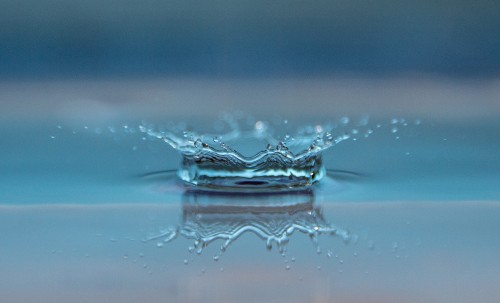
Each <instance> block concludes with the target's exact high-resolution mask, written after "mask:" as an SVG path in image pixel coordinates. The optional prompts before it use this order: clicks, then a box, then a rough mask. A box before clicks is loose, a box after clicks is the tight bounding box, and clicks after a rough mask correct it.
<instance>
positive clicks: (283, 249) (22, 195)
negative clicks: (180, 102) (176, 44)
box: [0, 82, 500, 302]
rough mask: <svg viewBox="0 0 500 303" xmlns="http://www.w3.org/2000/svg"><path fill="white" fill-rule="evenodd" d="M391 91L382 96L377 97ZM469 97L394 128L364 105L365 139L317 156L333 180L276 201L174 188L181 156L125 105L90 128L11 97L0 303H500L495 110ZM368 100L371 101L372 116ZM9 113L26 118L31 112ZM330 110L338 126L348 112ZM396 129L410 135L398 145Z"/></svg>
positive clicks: (413, 113)
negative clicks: (147, 132) (143, 128)
mask: <svg viewBox="0 0 500 303" xmlns="http://www.w3.org/2000/svg"><path fill="white" fill-rule="evenodd" d="M365 84H366V83H363V85H362V87H365ZM53 85H54V84H53ZM73 85H76V86H78V85H77V84H73ZM114 85H115V86H114V88H120V87H121V86H120V84H114ZM398 85H399V84H397V85H395V84H394V83H391V82H389V83H387V89H388V90H389V92H388V93H387V94H388V95H391V94H393V95H398V93H397V91H398V89H403V88H401V87H400V86H398ZM436 85H437V87H438V88H434V89H436V90H437V91H439V92H441V93H443V92H446V93H447V94H448V95H446V94H445V95H446V96H445V97H446V98H445V97H443V98H444V99H447V98H448V99H449V98H450V97H453V96H450V95H449V94H450V90H449V89H448V87H447V86H446V84H443V83H441V84H436ZM440 85H441V86H440ZM394 86H395V87H396V88H397V89H396V88H394ZM30 87H31V88H30ZM54 87H57V85H54ZM30 89H32V86H29V87H28V88H27V89H26V90H28V91H29V90H30ZM266 89H269V87H267V88H266V87H264V88H262V90H261V91H260V92H261V94H264V95H265V92H266ZM423 90H425V87H424V88H423ZM463 90H465V91H468V92H469V93H470V96H476V95H477V96H478V98H479V99H481V98H483V101H482V102H481V101H478V102H479V104H481V105H482V108H480V109H477V108H476V106H472V105H471V106H470V107H465V110H464V109H463V108H462V109H460V108H459V107H457V108H455V109H454V110H453V109H451V108H449V110H450V111H454V112H455V113H456V112H458V111H460V110H461V111H462V112H460V113H459V114H456V115H451V114H450V116H447V115H445V114H444V112H446V110H443V109H442V108H444V106H443V107H442V106H441V105H442V104H443V103H442V102H445V101H439V100H440V99H437V96H440V94H439V93H436V94H435V95H432V94H431V97H432V98H434V99H433V100H437V101H435V102H436V104H438V105H436V106H434V107H433V106H432V105H431V103H427V105H426V106H427V107H428V108H427V111H428V112H429V114H426V112H425V111H423V110H418V111H417V110H415V109H411V108H404V109H400V110H399V111H397V110H395V108H397V106H395V104H396V105H397V104H399V103H395V102H394V101H391V102H388V104H386V105H387V106H386V108H387V111H388V112H390V110H389V109H390V108H391V107H390V106H389V105H392V108H393V109H394V110H393V112H392V113H391V114H387V115H381V114H380V113H378V112H377V111H376V110H374V109H373V108H371V109H370V108H369V107H368V109H370V110H367V111H368V113H369V114H370V112H373V114H371V115H370V124H371V125H374V126H375V127H374V132H373V133H372V134H371V135H370V136H369V137H368V138H364V137H363V138H359V139H358V140H352V139H351V140H345V141H343V142H341V143H340V144H338V145H336V146H333V147H331V148H329V149H328V150H325V151H324V153H323V154H322V161H323V164H324V166H325V168H326V171H327V176H326V177H325V178H324V179H323V180H321V181H320V182H318V183H317V184H316V185H314V186H313V187H311V188H310V190H311V192H309V191H306V192H297V193H293V194H288V193H286V194H281V195H276V196H269V195H263V194H259V195H250V194H244V195H238V194H231V195H225V194H220V193H219V194H214V193H212V194H206V193H198V192H196V191H195V192H193V191H192V188H185V187H184V186H183V185H182V184H181V183H179V182H178V181H177V178H176V176H175V172H173V170H174V171H175V170H176V169H177V168H178V167H179V166H180V163H181V160H182V157H181V155H179V153H178V152H177V151H175V150H174V149H173V148H172V147H171V146H169V145H168V144H165V142H162V141H161V140H154V138H149V137H144V136H143V134H141V133H140V131H138V125H141V123H142V121H141V120H142V119H143V118H144V117H143V116H146V118H147V119H146V120H147V121H150V122H151V123H160V122H162V121H161V120H162V119H161V117H160V118H158V117H157V116H154V115H147V114H145V113H144V112H137V113H135V114H134V115H125V114H123V109H122V107H121V106H125V107H127V106H130V104H127V103H126V102H125V103H120V102H118V103H116V104H119V105H120V106H117V105H116V104H115V103H112V102H111V103H109V102H108V103H107V102H96V101H92V102H90V103H86V101H77V102H76V101H75V102H74V103H73V106H75V104H76V105H79V106H76V108H77V109H78V110H77V112H79V113H82V112H83V113H85V115H83V114H82V115H83V117H82V116H78V115H77V116H75V114H74V113H75V112H74V111H73V110H72V109H66V110H65V111H63V114H62V115H61V114H57V113H56V112H51V111H49V112H48V113H47V112H44V110H39V113H38V114H40V115H41V117H38V118H33V117H32V116H30V115H24V114H23V115H19V114H18V112H17V111H16V110H15V109H14V108H15V107H16V106H17V105H16V106H14V105H13V103H9V101H8V100H7V99H8V98H7V97H6V96H5V95H4V96H3V97H2V98H3V99H2V100H7V101H4V102H5V103H4V105H5V106H4V109H6V111H4V113H5V112H10V113H13V114H12V115H5V117H3V118H2V122H1V125H0V137H1V138H2V142H1V149H0V231H1V233H0V270H1V272H2V274H1V275H0V293H1V294H2V295H1V296H2V301H6V302H67V301H72V302H88V301H93V302H96V301H97V302H106V301H108V302H137V301H146V302H165V301H167V302H215V301H217V302H234V301H239V302H255V301H259V302H260V301H272V302H304V301H311V302H360V301H362V302H396V301H397V302H476V301H477V302H496V300H497V298H498V296H499V295H500V294H499V292H498V289H497V284H498V281H499V280H500V274H499V273H500V262H499V261H498V260H500V258H499V257H500V240H499V238H498V237H497V231H498V230H499V228H500V223H499V222H500V208H499V207H500V204H499V203H500V190H499V186H498V184H499V183H498V180H500V158H499V155H500V142H499V141H498V140H497V136H498V132H499V131H500V123H499V122H498V121H499V120H498V119H496V117H497V116H496V114H495V111H496V108H497V103H495V102H494V100H493V101H491V100H490V99H488V98H486V97H484V95H480V94H477V91H476V90H475V89H474V88H473V87H472V88H471V87H469V88H468V90H467V89H465V88H464V89H463ZM482 90H483V88H481V90H480V91H482ZM22 91H23V90H20V91H19V92H17V93H11V94H10V95H9V96H10V97H9V96H8V97H9V98H11V99H12V100H14V101H15V100H16V98H21V97H22V98H25V97H26V96H25V95H23V94H25V92H22ZM36 91H37V92H39V91H40V90H38V89H37V90H36ZM55 91H57V90H55ZM90 91H92V92H94V91H95V90H90ZM262 91H264V93H263V92H262ZM271 91H272V92H274V93H269V95H272V96H275V95H276V94H275V92H276V91H274V88H273V89H271ZM306 91H307V90H306ZM376 91H377V90H375V92H373V91H371V94H369V95H372V97H373V96H375V97H377V98H378V100H381V95H377V93H376ZM42 92H43V90H42ZM69 92H70V93H68V95H71V94H73V93H74V94H78V93H79V94H82V92H81V91H79V90H71V89H70V90H69ZM285 92H286V91H285ZM109 94H110V95H113V94H112V93H111V92H110V93H109ZM329 94H332V95H335V92H330V93H329ZM384 94H385V93H384ZM443 94H444V93H443ZM61 95H63V96H66V95H64V94H63V93H61V92H59V93H57V94H56V93H53V92H52V93H51V92H50V91H49V92H47V91H45V93H43V94H41V96H43V98H42V99H43V100H47V99H49V98H48V97H47V96H52V97H54V98H60V96H61ZM105 95H106V94H102V96H105ZM403 95H404V94H403ZM459 95H464V94H463V92H460V93H459ZM487 95H488V96H493V97H494V96H495V94H487ZM16 96H18V97H16ZM19 96H21V97H19ZM205 96H206V95H205ZM441 96H442V95H441ZM481 96H482V97H481ZM208 98H209V96H208ZM353 98H354V99H356V98H355V96H354V97H353ZM358 98H359V96H358ZM429 98H430V97H429ZM432 98H431V99H432ZM35 99H36V98H35ZM243 99H244V98H243ZM423 99H425V98H423ZM9 100H10V99H9ZM187 100H188V101H186V102H187V104H189V102H191V103H196V102H195V101H193V99H189V98H188V99H187ZM484 100H490V101H488V102H486V101H484ZM12 102H13V101H12ZM26 102H28V101H26ZM40 102H41V103H40V104H42V105H46V106H47V107H48V108H52V107H50V106H51V105H50V104H51V103H50V102H48V101H43V102H42V101H40ZM221 102H222V101H221ZM283 102H284V101H283ZM446 102H447V101H446ZM380 103H381V104H382V103H383V102H382V101H380ZM19 104H21V105H19V106H21V107H23V106H25V110H26V111H27V109H26V108H28V106H27V105H26V104H29V102H28V103H19ZM31 104H32V105H33V104H37V103H36V102H35V103H31ZM89 104H93V105H92V106H90V105H89ZM96 104H97V105H96ZM148 104H149V106H151V107H153V108H155V109H156V108H160V107H159V106H158V104H156V103H154V102H153V103H146V105H144V106H147V105H148ZM155 104H156V105H155ZM168 104H169V103H168V102H166V103H165V105H166V107H168ZM324 104H325V103H324ZM338 104H339V108H340V109H343V110H345V111H348V110H346V109H347V108H349V106H350V105H349V102H344V103H342V102H340V101H339V102H338ZM60 105H61V104H59V106H60ZM240 105H241V104H240ZM269 106H270V107H273V106H276V105H272V104H270V105H269ZM87 107H88V108H87ZM36 108H37V107H36V106H33V107H31V111H33V112H36ZM327 108H328V110H318V109H316V111H317V112H318V111H320V112H321V113H318V115H317V116H318V117H319V116H321V119H320V120H321V121H325V120H328V115H329V114H331V117H334V119H339V118H341V117H342V116H344V115H343V114H342V115H339V116H337V113H336V112H335V110H334V109H332V108H331V107H327ZM365 108H366V107H365ZM52 109H53V108H52ZM340 109H339V110H340ZM115 111H116V112H118V113H120V114H117V116H114V115H111V114H112V113H114V112H115ZM433 111H439V112H438V114H435V113H434V114H432V112H433ZM167 112H168V111H167ZM464 112H465V113H464ZM92 113H93V115H91V114H92ZM303 113H304V115H299V114H295V116H294V115H292V114H290V113H288V114H286V113H285V114H286V119H287V120H288V121H289V123H290V124H292V123H296V124H298V125H304V124H308V123H313V124H314V125H315V123H316V122H318V121H316V120H315V117H316V116H315V115H310V114H306V113H307V110H304V111H303ZM309 113H310V112H309ZM481 113H484V114H481ZM262 114H263V116H265V113H262ZM16 115H18V116H17V118H16ZM207 115H208V116H207V119H201V118H199V117H196V116H193V115H188V114H186V113H184V114H178V115H177V114H176V115H174V114H168V113H167V114H165V117H166V118H164V119H168V120H171V121H174V120H184V121H189V122H190V123H191V124H193V125H195V126H197V125H199V126H203V125H209V124H210V123H212V122H213V121H214V120H213V119H212V118H213V117H214V115H212V114H210V113H208V112H207ZM325 116H326V117H325ZM359 116H363V115H356V114H353V115H349V117H359ZM282 118H283V117H280V119H282ZM394 118H397V119H401V118H404V119H406V121H412V122H413V121H415V120H416V119H418V120H419V121H420V123H418V124H419V125H415V124H414V123H409V125H408V126H406V127H405V126H402V125H398V130H397V132H393V127H394V126H393V125H392V124H391V121H392V119H394ZM378 124H381V127H380V128H377V127H376V126H377V125H378ZM131 129H133V130H131ZM246 148H253V149H257V150H259V149H260V147H255V146H254V144H250V146H249V147H246ZM290 228H292V229H290ZM288 231H289V232H288ZM283 235H285V236H286V237H283ZM270 238H271V241H270V243H269V239H270ZM228 239H230V240H231V241H230V242H229V243H227V241H228ZM200 240H202V241H201V242H200ZM196 241H198V243H196ZM280 241H281V242H280ZM203 243H205V244H206V245H203ZM269 244H271V245H269ZM199 248H203V249H202V250H199Z"/></svg>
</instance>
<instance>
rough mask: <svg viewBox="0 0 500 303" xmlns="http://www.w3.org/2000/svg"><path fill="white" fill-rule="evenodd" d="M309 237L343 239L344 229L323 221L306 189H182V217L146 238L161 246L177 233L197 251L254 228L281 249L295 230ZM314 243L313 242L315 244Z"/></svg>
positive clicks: (346, 237) (224, 245) (226, 243)
mask: <svg viewBox="0 0 500 303" xmlns="http://www.w3.org/2000/svg"><path fill="white" fill-rule="evenodd" d="M296 231H299V232H302V233H304V234H307V235H309V236H310V237H311V239H312V241H313V242H314V243H315V245H317V241H318V236H319V235H323V234H325V235H332V236H339V237H340V238H341V239H343V240H344V241H349V240H350V238H351V236H350V235H349V233H348V232H347V231H345V230H342V229H339V228H337V227H335V226H334V225H332V224H329V223H328V222H326V220H325V219H324V218H323V215H322V213H321V209H320V208H319V207H315V206H314V194H313V192H312V191H311V190H306V191H300V192H288V193H275V194H245V195H242V194H228V193H207V192H200V191H187V192H185V193H184V201H183V222H182V224H181V225H180V226H178V227H175V228H168V229H167V230H164V231H163V232H162V233H161V234H159V235H156V236H154V237H151V238H150V239H149V240H157V241H159V242H158V246H163V244H164V243H168V242H170V241H172V240H174V239H175V238H176V237H178V236H179V235H180V236H182V237H184V238H187V239H190V240H193V241H194V242H193V246H192V247H190V251H192V250H196V251H197V253H201V252H202V250H203V248H204V247H206V246H207V245H209V244H210V243H212V242H214V241H216V240H220V241H222V245H221V251H222V252H223V251H225V250H226V249H227V247H228V246H229V245H230V244H231V243H233V242H234V241H236V240H237V239H238V238H239V237H241V236H242V235H243V234H245V233H254V234H255V235H257V236H258V237H259V238H261V239H262V240H264V241H265V242H266V247H267V248H268V249H271V248H272V247H273V246H274V245H275V246H276V247H277V248H278V249H279V251H280V252H282V253H283V252H284V249H285V245H286V244H287V243H288V242H289V240H290V237H291V236H292V235H293V234H294V233H295V232H296ZM318 248H319V247H318Z"/></svg>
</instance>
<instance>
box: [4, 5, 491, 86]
mask: <svg viewBox="0 0 500 303" xmlns="http://www.w3.org/2000/svg"><path fill="white" fill-rule="evenodd" d="M0 58H1V60H0V77H1V78H3V79H44V78H68V77H70V78H81V77H86V78H88V77H91V78H95V77H132V78H141V77H158V76H162V77H163V76H176V77H178V76H183V77H193V76H194V77H197V76H203V77H269V76H272V77H282V76H311V75H330V74H339V73H341V74H345V73H347V74H350V73H354V74H359V73H361V74H371V75H375V76H378V75H387V74H389V75H391V74H399V73H432V74H437V75H444V76H447V77H448V76H450V77H481V78H484V77H496V76H498V75H499V72H500V2H499V1H491V0H478V1H467V0H438V1H434V0H433V1H431V0H421V1H408V0H401V1H397V0H379V1H372V0H361V1H350V0H335V1H326V0H319V1H314V2H311V1H298V0H290V1H284V0H277V1H261V0H239V1H230V0H215V1H192V0H182V1H179V0H172V1H159V0H145V1H130V0H120V1H115V0H103V1H97V0H88V1H65V0H43V1H35V0H21V1H19V0H2V1H0Z"/></svg>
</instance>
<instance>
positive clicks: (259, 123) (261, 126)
mask: <svg viewBox="0 0 500 303" xmlns="http://www.w3.org/2000/svg"><path fill="white" fill-rule="evenodd" d="M264 126H265V125H264V122H262V121H257V122H255V126H254V127H255V130H257V131H262V130H264Z"/></svg>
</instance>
